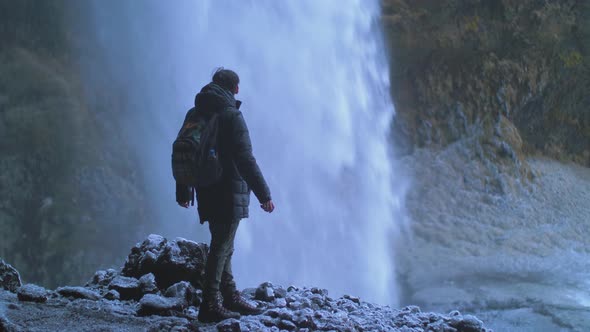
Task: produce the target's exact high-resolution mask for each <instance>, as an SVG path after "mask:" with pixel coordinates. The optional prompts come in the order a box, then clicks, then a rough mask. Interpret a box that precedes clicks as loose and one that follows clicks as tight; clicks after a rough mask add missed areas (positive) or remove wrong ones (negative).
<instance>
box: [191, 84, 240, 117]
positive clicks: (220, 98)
mask: <svg viewBox="0 0 590 332" xmlns="http://www.w3.org/2000/svg"><path fill="white" fill-rule="evenodd" d="M241 104H242V102H241V101H239V100H236V99H235V98H234V95H233V93H231V92H230V91H229V90H227V89H224V88H222V87H221V86H219V85H217V84H215V83H209V84H207V85H205V86H204V87H203V88H202V89H201V92H199V93H197V95H196V96H195V108H197V109H201V110H204V111H215V110H219V109H223V108H225V107H228V106H229V107H235V108H238V109H239V108H240V105H241Z"/></svg>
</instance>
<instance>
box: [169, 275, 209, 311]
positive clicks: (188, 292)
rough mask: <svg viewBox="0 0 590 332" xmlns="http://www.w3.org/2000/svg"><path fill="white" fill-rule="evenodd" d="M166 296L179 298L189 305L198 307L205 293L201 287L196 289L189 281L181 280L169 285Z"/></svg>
mask: <svg viewBox="0 0 590 332" xmlns="http://www.w3.org/2000/svg"><path fill="white" fill-rule="evenodd" d="M164 296H166V297H172V298H177V299H179V300H181V301H184V302H185V303H186V305H188V306H195V307H198V306H199V305H200V304H201V301H202V298H203V293H202V291H201V290H200V289H195V288H194V287H193V286H192V285H191V284H190V283H189V282H188V281H181V282H177V283H175V284H174V285H172V286H170V287H168V289H167V290H166V292H165V293H164Z"/></svg>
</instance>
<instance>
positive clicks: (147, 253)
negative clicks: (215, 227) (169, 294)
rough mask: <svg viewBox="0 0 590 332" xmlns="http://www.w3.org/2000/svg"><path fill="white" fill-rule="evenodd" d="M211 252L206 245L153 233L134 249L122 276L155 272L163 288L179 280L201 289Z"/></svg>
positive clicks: (136, 276)
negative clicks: (169, 238)
mask: <svg viewBox="0 0 590 332" xmlns="http://www.w3.org/2000/svg"><path fill="white" fill-rule="evenodd" d="M208 252H209V247H208V246H207V245H206V244H204V243H196V242H193V241H190V240H187V239H183V238H176V239H174V240H173V241H168V240H166V239H165V238H163V237H161V236H159V235H153V234H152V235H150V236H148V238H147V239H146V240H144V241H143V242H142V243H140V244H137V245H136V246H135V247H133V248H132V249H131V253H130V254H129V256H128V257H127V260H126V262H125V266H124V267H123V271H122V274H123V275H124V276H128V277H134V278H139V277H141V276H143V275H145V274H148V273H153V274H154V276H155V278H156V282H157V284H158V286H159V287H161V288H162V289H165V288H168V287H170V286H171V285H173V284H175V283H177V282H179V281H188V282H190V283H192V284H193V285H194V286H196V287H197V288H202V284H203V282H202V280H203V275H204V273H205V262H206V260H207V254H208Z"/></svg>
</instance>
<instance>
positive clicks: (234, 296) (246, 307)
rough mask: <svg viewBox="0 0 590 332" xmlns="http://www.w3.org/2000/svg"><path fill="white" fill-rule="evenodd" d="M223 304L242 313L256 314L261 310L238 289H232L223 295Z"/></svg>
mask: <svg viewBox="0 0 590 332" xmlns="http://www.w3.org/2000/svg"><path fill="white" fill-rule="evenodd" d="M223 306H224V307H226V308H227V309H229V310H231V311H235V312H239V313H240V314H242V315H258V314H261V313H262V310H261V309H259V308H258V307H256V305H255V304H254V303H252V302H250V301H248V300H246V299H245V298H243V297H242V294H240V292H239V291H237V290H236V291H233V292H231V293H228V294H224V296H223Z"/></svg>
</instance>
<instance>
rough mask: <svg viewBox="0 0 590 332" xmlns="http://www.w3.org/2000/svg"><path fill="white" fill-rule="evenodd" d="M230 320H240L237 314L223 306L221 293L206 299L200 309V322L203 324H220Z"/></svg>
mask: <svg viewBox="0 0 590 332" xmlns="http://www.w3.org/2000/svg"><path fill="white" fill-rule="evenodd" d="M229 318H236V319H239V318H240V314H239V313H237V312H233V311H229V310H227V309H226V308H224V307H223V305H222V304H221V296H220V295H219V293H217V294H215V296H209V297H205V298H204V299H203V303H201V307H200V308H199V316H198V319H199V322H201V323H218V322H221V321H222V320H225V319H229Z"/></svg>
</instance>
